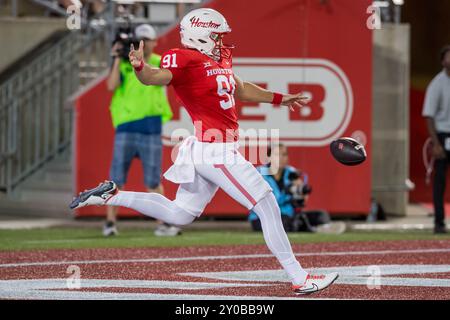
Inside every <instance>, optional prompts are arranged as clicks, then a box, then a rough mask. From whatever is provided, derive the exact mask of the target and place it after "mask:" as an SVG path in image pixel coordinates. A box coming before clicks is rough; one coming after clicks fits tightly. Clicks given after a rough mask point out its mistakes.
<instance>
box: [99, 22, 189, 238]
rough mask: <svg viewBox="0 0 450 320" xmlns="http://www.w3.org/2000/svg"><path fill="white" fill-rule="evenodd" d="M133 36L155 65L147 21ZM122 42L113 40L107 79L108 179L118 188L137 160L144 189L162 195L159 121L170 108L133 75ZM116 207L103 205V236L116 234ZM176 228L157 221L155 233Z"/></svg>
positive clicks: (152, 35) (152, 34) (153, 42)
mask: <svg viewBox="0 0 450 320" xmlns="http://www.w3.org/2000/svg"><path fill="white" fill-rule="evenodd" d="M135 38H136V39H138V40H144V42H145V52H144V58H145V61H146V62H147V63H148V64H150V65H152V66H155V67H159V65H160V61H161V57H160V56H159V55H156V54H154V53H153V49H154V48H155V46H156V32H155V30H154V29H153V28H152V27H151V26H150V25H148V24H143V25H140V26H138V27H137V28H136V29H135ZM124 49H125V48H123V43H122V42H121V41H117V42H116V43H115V44H114V45H113V47H112V55H113V57H114V62H113V65H112V68H111V71H110V73H109V76H108V79H107V87H108V90H110V91H114V94H113V97H112V100H111V106H110V110H111V117H112V121H113V126H114V128H115V137H114V154H113V160H112V165H111V171H110V179H111V180H113V181H114V182H115V183H116V184H117V186H118V187H119V188H122V187H123V186H124V185H125V183H126V180H127V176H128V170H129V168H130V165H131V162H132V160H133V159H134V158H135V157H137V158H140V159H141V162H142V166H143V171H144V183H145V185H146V186H147V190H148V192H156V193H160V194H163V187H162V185H161V181H160V178H161V177H160V176H161V153H162V141H161V130H162V124H163V123H165V122H167V121H169V120H170V119H171V118H172V111H171V109H170V106H169V103H168V101H167V98H166V95H165V92H164V89H163V87H161V86H144V85H143V84H141V83H140V82H139V80H138V79H137V78H136V76H135V74H134V71H133V67H132V66H131V64H130V63H129V60H128V57H127V56H126V54H124V51H123V50H124ZM116 216H117V207H113V206H108V207H107V221H106V223H105V226H104V228H103V234H104V235H105V236H110V235H115V234H117V228H116V225H115V224H116ZM179 233H180V229H179V228H177V227H174V226H169V225H165V224H160V225H159V226H158V228H157V230H156V231H155V234H156V235H177V234H179Z"/></svg>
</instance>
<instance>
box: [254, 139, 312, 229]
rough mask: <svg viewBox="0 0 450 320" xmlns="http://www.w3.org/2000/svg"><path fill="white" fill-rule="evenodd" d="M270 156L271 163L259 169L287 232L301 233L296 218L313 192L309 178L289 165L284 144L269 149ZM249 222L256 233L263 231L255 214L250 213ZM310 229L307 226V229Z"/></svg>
mask: <svg viewBox="0 0 450 320" xmlns="http://www.w3.org/2000/svg"><path fill="white" fill-rule="evenodd" d="M268 156H269V159H270V163H269V164H268V165H264V166H260V167H258V168H257V169H258V171H259V172H260V173H261V174H262V175H263V177H264V179H265V180H266V181H267V182H268V183H269V185H270V186H271V187H272V190H273V193H274V195H275V198H276V199H277V203H278V205H279V207H280V211H281V220H282V222H283V226H284V229H285V230H286V232H290V231H299V230H298V228H297V227H296V226H298V223H297V222H298V221H296V219H295V218H296V212H297V208H301V207H303V206H304V204H305V201H306V200H307V198H308V194H309V193H310V192H311V188H310V187H309V185H308V177H307V176H306V175H305V174H301V173H299V172H298V171H297V170H296V169H295V168H293V167H291V166H289V165H288V163H289V158H288V152H287V148H286V146H284V145H283V144H278V145H276V146H273V147H271V148H269V150H268ZM249 220H250V223H251V225H252V229H253V230H254V231H261V222H260V221H259V219H258V217H257V215H256V214H255V213H254V212H250V215H249ZM306 223H307V222H306ZM309 227H310V226H307V225H306V228H309Z"/></svg>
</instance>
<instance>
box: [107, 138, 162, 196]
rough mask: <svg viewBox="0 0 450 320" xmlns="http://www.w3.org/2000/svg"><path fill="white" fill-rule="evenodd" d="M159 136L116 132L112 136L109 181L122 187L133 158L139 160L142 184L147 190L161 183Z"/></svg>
mask: <svg viewBox="0 0 450 320" xmlns="http://www.w3.org/2000/svg"><path fill="white" fill-rule="evenodd" d="M161 157H162V140H161V134H142V133H134V132H133V133H132V132H117V133H116V134H115V136H114V154H113V160H112V164H111V170H110V179H111V180H112V181H114V182H115V183H116V184H117V185H118V186H120V187H122V186H123V185H125V183H126V182H127V176H128V171H129V169H130V165H131V162H132V160H133V159H134V158H139V159H141V162H142V167H143V171H144V183H145V185H146V186H147V188H149V189H154V188H156V187H157V186H158V185H159V184H160V181H161Z"/></svg>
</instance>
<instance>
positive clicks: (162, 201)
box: [107, 191, 195, 226]
mask: <svg viewBox="0 0 450 320" xmlns="http://www.w3.org/2000/svg"><path fill="white" fill-rule="evenodd" d="M107 205H110V206H121V207H127V208H131V209H134V210H136V211H139V212H140V213H142V214H144V215H146V216H149V217H152V218H155V219H157V220H161V221H164V222H166V223H168V224H173V225H179V226H182V225H186V224H190V223H191V222H192V221H194V219H195V216H194V215H192V214H190V213H189V212H187V211H186V210H184V209H182V208H180V207H179V206H178V205H176V204H175V202H173V201H171V200H169V199H167V198H166V197H164V196H162V195H160V194H159V193H148V192H129V191H119V192H118V193H117V194H116V195H114V196H112V197H111V198H110V199H109V200H108V201H107Z"/></svg>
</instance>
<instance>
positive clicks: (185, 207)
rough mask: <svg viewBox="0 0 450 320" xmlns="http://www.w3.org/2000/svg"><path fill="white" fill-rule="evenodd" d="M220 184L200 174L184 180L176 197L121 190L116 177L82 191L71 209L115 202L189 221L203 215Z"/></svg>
mask: <svg viewBox="0 0 450 320" xmlns="http://www.w3.org/2000/svg"><path fill="white" fill-rule="evenodd" d="M217 189H218V188H217V186H216V185H215V184H213V183H211V182H209V181H208V180H206V179H204V178H202V177H201V176H200V175H195V178H194V181H193V182H192V183H183V184H180V186H179V188H178V191H177V195H176V198H175V200H173V201H172V200H169V199H167V198H166V197H164V196H162V195H160V194H157V193H147V192H129V191H119V190H118V189H117V186H116V185H115V183H114V182H112V181H105V182H104V183H101V184H100V185H99V186H98V187H96V188H94V189H91V190H87V191H85V192H82V193H81V194H80V195H79V196H78V197H76V198H75V199H74V200H73V201H72V203H71V205H70V208H71V209H77V208H81V207H84V206H88V205H111V206H122V207H127V208H131V209H134V210H136V211H138V212H140V213H142V214H144V215H146V216H149V217H152V218H155V219H157V220H161V221H164V222H166V223H168V224H173V225H180V226H181V225H186V224H189V223H191V222H192V221H194V219H195V218H196V217H199V216H200V215H201V214H202V212H203V210H204V209H205V207H206V205H207V204H208V203H209V202H210V201H211V199H212V198H213V196H214V194H215V193H216V191H217Z"/></svg>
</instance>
